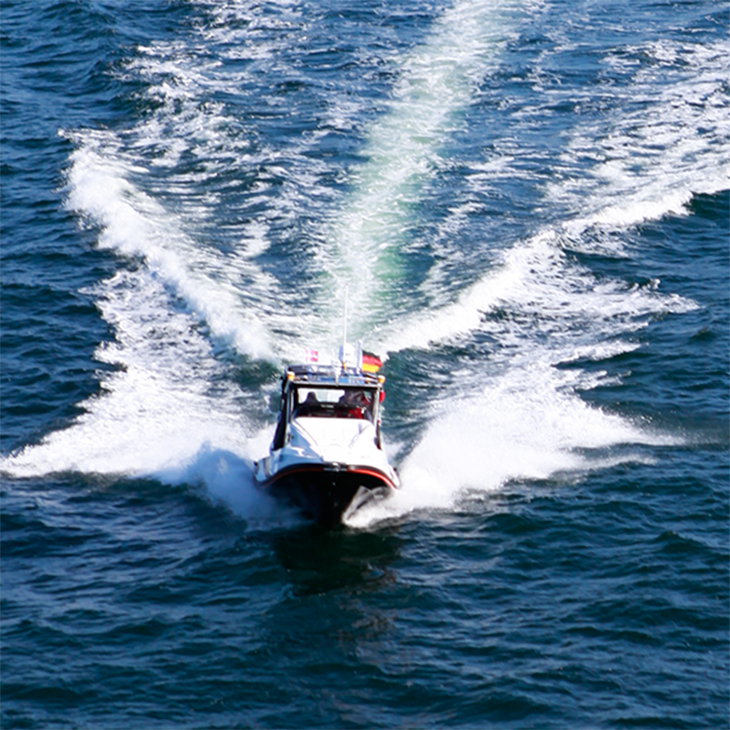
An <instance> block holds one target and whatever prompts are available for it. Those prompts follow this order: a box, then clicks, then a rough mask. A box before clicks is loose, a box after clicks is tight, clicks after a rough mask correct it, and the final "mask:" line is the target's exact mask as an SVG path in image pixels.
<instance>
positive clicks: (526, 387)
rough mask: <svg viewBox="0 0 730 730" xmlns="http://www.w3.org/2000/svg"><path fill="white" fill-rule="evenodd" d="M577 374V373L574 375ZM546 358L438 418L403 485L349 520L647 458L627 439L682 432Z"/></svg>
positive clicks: (374, 518)
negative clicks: (602, 397)
mask: <svg viewBox="0 0 730 730" xmlns="http://www.w3.org/2000/svg"><path fill="white" fill-rule="evenodd" d="M568 377H569V376H568ZM566 386H567V383H566V382H565V381H563V382H561V379H560V377H559V376H557V373H556V371H555V370H554V369H553V368H551V367H550V366H548V365H546V364H544V363H539V362H538V363H537V364H536V365H533V366H527V367H524V368H516V369H512V370H510V371H509V372H508V373H507V374H505V375H504V376H502V377H501V378H498V379H496V380H494V379H490V381H489V384H488V385H487V386H486V387H485V388H484V390H483V392H482V393H481V394H480V395H478V396H476V397H475V396H472V397H469V398H458V399H456V400H455V401H454V402H453V403H451V404H450V405H449V407H448V408H447V409H446V410H445V411H444V412H443V413H442V414H440V415H439V416H437V417H436V418H434V420H433V421H432V422H431V424H430V426H429V428H428V429H427V430H426V432H425V434H424V436H423V438H422V439H421V440H420V442H419V443H418V444H417V445H416V447H415V448H414V449H413V451H412V452H411V453H410V454H409V455H408V457H407V458H406V459H405V461H404V462H403V464H402V465H401V468H400V476H401V481H402V488H401V490H400V491H399V492H398V493H396V494H394V495H393V496H392V497H391V498H390V499H388V500H385V501H383V502H379V503H375V504H372V505H367V506H366V507H365V508H363V509H362V510H361V511H359V512H357V513H355V514H354V515H353V516H352V517H351V518H350V520H349V522H348V524H350V526H352V527H360V528H362V527H368V526H370V525H373V524H376V523H378V522H380V521H382V520H387V519H395V518H402V517H403V516H404V515H407V514H409V513H413V512H421V511H424V510H445V509H453V508H454V507H456V506H458V504H459V503H460V502H461V501H462V500H463V499H464V498H465V497H467V496H468V495H477V496H478V495H488V494H490V493H492V492H495V491H497V490H499V489H500V488H501V487H502V486H503V485H504V484H505V482H507V481H520V480H540V479H547V478H551V477H555V475H557V474H561V473H565V474H568V473H572V472H575V471H586V470H590V469H591V468H596V467H602V466H605V465H606V464H607V463H612V464H616V463H620V462H625V461H635V460H637V459H638V460H644V459H645V458H646V457H644V456H641V455H640V454H638V453H636V452H632V451H631V450H628V451H627V450H626V449H625V448H622V449H621V450H620V451H615V452H614V451H613V449H614V447H625V445H631V444H636V445H647V444H651V445H669V444H673V443H677V440H676V439H673V438H671V437H669V436H666V435H662V434H659V433H653V432H652V431H651V429H649V428H647V427H646V425H634V424H632V423H630V422H628V421H627V420H626V419H624V418H622V417H619V416H616V415H612V414H608V413H605V412H604V411H602V410H600V409H598V408H593V407H591V406H589V405H588V404H586V403H585V402H584V401H583V400H581V399H580V398H579V397H578V396H577V395H575V393H574V392H573V390H572V388H569V387H566Z"/></svg>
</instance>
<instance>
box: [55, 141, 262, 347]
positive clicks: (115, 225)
mask: <svg viewBox="0 0 730 730" xmlns="http://www.w3.org/2000/svg"><path fill="white" fill-rule="evenodd" d="M76 137H77V138H78V143H79V147H78V149H77V150H76V151H75V152H74V153H73V155H72V167H71V169H70V172H69V191H70V192H69V199H68V205H69V207H70V208H71V209H72V210H74V211H75V212H77V213H79V214H80V215H82V216H85V217H88V218H91V219H92V220H93V221H95V222H96V223H97V224H98V225H100V226H101V229H102V230H101V235H100V238H99V246H100V247H102V248H111V249H114V250H116V251H117V252H119V253H120V254H122V255H124V256H127V257H135V256H140V257H142V258H143V259H144V261H145V264H146V265H147V266H148V268H149V269H150V271H152V272H154V273H155V274H156V275H158V276H160V277H161V278H162V280H163V281H164V282H165V283H166V284H167V285H168V286H170V287H171V288H172V289H173V291H174V292H175V293H176V295H177V296H179V297H180V298H181V299H183V300H184V301H185V302H186V304H187V305H188V306H189V307H190V308H191V309H192V310H193V311H194V312H195V313H196V314H197V315H198V316H199V317H200V318H201V319H202V320H203V321H204V322H205V323H206V324H207V326H208V327H209V328H210V331H211V333H212V334H213V336H214V337H215V338H218V339H221V340H223V341H224V342H226V343H227V344H230V345H231V346H233V347H235V348H236V349H237V350H238V351H239V352H241V353H242V354H247V355H251V356H252V357H257V358H261V357H263V358H270V359H272V360H273V359H275V357H274V355H273V351H272V348H271V346H270V344H269V341H268V340H269V337H268V333H267V332H266V331H265V329H264V327H263V326H262V325H261V323H260V322H259V321H257V320H256V319H254V318H253V317H252V316H251V314H250V312H248V311H247V310H246V309H245V308H244V307H243V305H242V302H241V299H240V296H239V294H238V292H236V290H235V289H234V288H233V287H232V286H231V285H230V284H229V282H227V281H226V280H225V279H220V278H218V279H215V278H213V277H212V276H211V274H213V275H215V273H216V269H218V270H220V269H221V268H222V265H216V262H215V261H211V260H210V259H211V256H210V254H207V255H206V261H205V266H197V265H196V264H198V259H199V253H198V251H197V250H196V247H195V242H194V241H192V240H190V239H189V237H188V236H187V235H186V234H185V233H184V232H183V231H182V226H181V224H179V223H178V222H177V221H176V220H175V218H174V216H172V215H171V214H170V213H169V212H167V211H165V210H164V209H163V208H162V207H161V206H160V205H159V204H158V203H157V202H156V201H154V200H153V199H152V198H150V197H149V196H148V195H146V194H145V193H143V192H141V191H139V190H137V189H136V188H135V187H134V186H133V185H132V184H131V183H130V182H129V180H128V179H127V176H128V175H129V174H130V173H132V172H133V171H134V166H133V165H132V164H125V163H124V162H122V160H121V157H120V153H119V152H118V150H117V149H116V148H117V147H118V144H117V143H116V140H114V139H113V137H111V135H109V134H103V133H97V134H89V135H87V136H85V137H81V136H80V135H76Z"/></svg>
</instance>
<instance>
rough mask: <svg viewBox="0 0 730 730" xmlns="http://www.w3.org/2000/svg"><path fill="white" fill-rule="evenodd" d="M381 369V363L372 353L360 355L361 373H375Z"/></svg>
mask: <svg viewBox="0 0 730 730" xmlns="http://www.w3.org/2000/svg"><path fill="white" fill-rule="evenodd" d="M382 367H383V361H382V360H381V359H380V358H379V357H378V356H377V355H373V353H372V352H363V353H362V371H363V372H364V373H377V372H378V370H380V368H382Z"/></svg>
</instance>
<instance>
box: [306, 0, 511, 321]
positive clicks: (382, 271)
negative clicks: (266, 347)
mask: <svg viewBox="0 0 730 730" xmlns="http://www.w3.org/2000/svg"><path fill="white" fill-rule="evenodd" d="M510 12H511V4H510V3H504V2H502V3H497V2H493V1H492V0H488V1H484V0H483V1H482V2H476V3H475V2H471V1H469V2H466V1H462V2H456V3H455V4H454V6H453V7H452V8H450V9H448V10H447V11H446V12H445V13H444V15H443V16H442V17H441V18H440V19H439V20H438V21H437V22H436V23H435V24H434V29H433V32H432V33H431V35H430V37H429V39H428V40H427V41H426V42H425V43H423V44H422V45H421V46H419V47H418V48H417V49H416V50H415V51H414V52H413V53H412V54H411V55H410V56H409V57H407V58H405V59H404V60H403V62H402V64H401V75H400V80H399V82H398V84H397V85H396V87H395V89H394V91H393V100H392V102H391V104H390V109H389V111H388V113H387V114H386V115H385V116H384V117H383V118H382V119H381V120H380V121H378V122H376V123H375V124H374V126H373V127H372V129H371V131H370V134H369V136H368V145H367V148H366V150H365V151H364V154H365V155H366V156H367V157H368V162H367V163H366V164H365V165H364V166H363V167H362V168H361V169H360V170H358V171H356V172H355V173H354V176H353V185H354V189H355V192H354V193H353V195H352V196H351V198H350V199H349V201H348V203H347V205H346V206H345V208H344V209H343V210H342V211H341V214H340V216H339V218H338V222H337V225H336V226H335V227H334V230H333V232H332V235H331V243H330V247H329V248H328V249H327V250H326V251H325V252H324V257H323V260H322V268H324V269H326V270H328V271H330V272H331V273H332V275H333V276H334V277H335V279H337V280H338V281H340V282H342V283H343V284H344V282H348V283H349V292H350V293H349V296H350V300H351V302H352V305H353V307H352V309H353V311H354V312H356V313H358V316H359V318H360V320H361V321H359V322H354V323H353V327H354V328H355V329H356V330H357V331H361V330H364V329H366V328H367V327H368V325H371V324H372V318H373V313H375V317H376V318H377V317H378V315H379V314H381V313H380V312H378V308H379V307H385V308H386V309H387V307H388V306H390V305H389V303H388V300H389V293H390V292H389V290H388V284H389V282H391V281H392V280H393V278H397V277H398V276H399V274H400V272H399V270H398V269H399V264H398V253H397V251H398V249H399V248H400V247H401V246H402V244H403V237H404V234H405V232H406V231H407V228H408V225H409V218H410V215H411V209H412V207H413V205H414V204H415V203H416V202H417V201H418V200H419V198H420V195H421V191H422V189H423V185H424V182H425V180H426V179H428V177H429V176H431V175H432V174H433V173H434V171H435V170H436V169H437V168H438V165H439V152H440V150H441V148H442V146H443V144H444V142H445V140H446V139H447V138H448V134H449V133H450V132H451V131H453V127H454V125H455V124H456V123H457V122H456V118H457V116H458V114H459V113H460V112H461V111H462V110H463V109H464V108H465V107H466V106H467V105H468V103H469V101H470V100H471V97H472V93H473V91H474V89H475V88H476V86H477V85H478V83H479V82H481V80H482V79H483V78H484V76H485V74H486V73H487V70H488V68H489V67H490V63H494V60H493V59H495V58H496V55H497V53H498V51H499V49H500V47H501V45H502V44H503V43H504V42H505V41H506V40H507V38H508V37H509V34H510V33H511V32H512V30H513V21H511V19H510V17H509V14H510ZM321 308H322V309H326V305H325V304H323V305H322V307H321Z"/></svg>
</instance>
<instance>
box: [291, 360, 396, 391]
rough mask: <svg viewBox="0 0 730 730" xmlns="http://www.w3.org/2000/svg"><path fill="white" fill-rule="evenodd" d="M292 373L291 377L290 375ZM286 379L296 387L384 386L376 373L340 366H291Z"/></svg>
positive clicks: (381, 377)
mask: <svg viewBox="0 0 730 730" xmlns="http://www.w3.org/2000/svg"><path fill="white" fill-rule="evenodd" d="M290 373H291V375H290ZM284 378H286V379H288V380H290V381H292V382H293V383H294V384H295V385H299V384H308V385H315V384H316V385H318V386H322V387H332V388H346V387H360V388H376V387H377V386H378V385H380V384H382V382H383V376H382V375H381V376H378V375H376V374H375V373H364V372H362V370H358V369H357V368H345V369H342V368H341V367H339V366H338V365H334V366H333V365H314V364H309V363H308V364H306V365H289V366H288V367H287V369H286V371H285V373H284Z"/></svg>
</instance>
